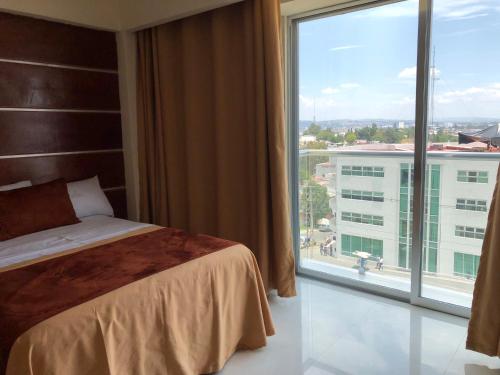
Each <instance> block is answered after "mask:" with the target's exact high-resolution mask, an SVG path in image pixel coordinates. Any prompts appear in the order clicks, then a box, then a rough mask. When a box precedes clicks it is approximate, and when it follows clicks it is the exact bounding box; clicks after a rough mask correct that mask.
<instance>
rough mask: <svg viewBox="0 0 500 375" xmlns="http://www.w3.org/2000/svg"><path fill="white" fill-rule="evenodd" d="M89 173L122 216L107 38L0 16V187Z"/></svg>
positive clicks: (112, 58) (112, 49) (111, 40)
mask: <svg viewBox="0 0 500 375" xmlns="http://www.w3.org/2000/svg"><path fill="white" fill-rule="evenodd" d="M94 175H98V176H99V179H100V181H101V185H102V187H103V189H104V191H105V193H106V195H107V196H108V198H109V200H110V202H111V204H112V206H113V208H114V210H115V213H116V216H118V217H122V218H126V217H127V204H126V191H125V173H124V165H123V150H122V131H121V116H120V100H119V90H118V71H117V54H116V40H115V34H114V33H112V32H107V31H100V30H93V29H87V28H83V27H76V26H70V25H66V24H62V23H57V22H49V21H45V20H40V19H35V18H30V17H24V16H18V15H12V14H7V13H0V185H5V184H10V183H13V182H16V181H19V180H24V179H30V180H32V182H33V183H35V184H36V183H42V182H47V181H50V180H53V179H57V178H64V179H66V180H67V181H74V180H79V179H83V178H88V177H92V176H94Z"/></svg>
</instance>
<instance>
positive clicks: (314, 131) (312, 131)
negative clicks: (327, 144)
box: [304, 122, 321, 136]
mask: <svg viewBox="0 0 500 375" xmlns="http://www.w3.org/2000/svg"><path fill="white" fill-rule="evenodd" d="M320 131H321V126H320V125H318V124H315V123H314V122H313V123H311V125H309V127H308V128H307V129H306V130H304V135H316V136H317V135H318V133H319V132H320Z"/></svg>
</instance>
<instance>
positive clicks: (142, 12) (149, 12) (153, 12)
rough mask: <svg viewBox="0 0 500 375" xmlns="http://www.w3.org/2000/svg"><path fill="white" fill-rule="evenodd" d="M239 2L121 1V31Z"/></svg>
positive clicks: (231, 0) (181, 0)
mask: <svg viewBox="0 0 500 375" xmlns="http://www.w3.org/2000/svg"><path fill="white" fill-rule="evenodd" d="M239 1H241V0H169V1H165V0H142V1H137V0H121V1H120V6H119V13H120V20H121V29H122V30H137V29H140V28H145V27H150V26H155V25H159V24H162V23H165V22H169V21H172V20H175V19H179V18H184V17H188V16H191V15H193V14H197V13H202V12H206V11H208V10H211V9H215V8H218V7H222V6H226V5H229V4H232V3H236V2H239Z"/></svg>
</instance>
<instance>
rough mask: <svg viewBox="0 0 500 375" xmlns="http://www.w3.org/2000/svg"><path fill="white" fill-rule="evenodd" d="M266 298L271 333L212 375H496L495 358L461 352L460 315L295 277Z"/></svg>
mask: <svg viewBox="0 0 500 375" xmlns="http://www.w3.org/2000/svg"><path fill="white" fill-rule="evenodd" d="M297 286H298V288H297V289H298V294H299V296H298V297H296V298H291V299H282V298H278V297H272V298H271V309H272V313H273V319H274V323H275V326H276V330H277V334H276V335H275V336H274V337H270V338H269V342H268V346H267V347H265V348H262V349H259V350H256V351H244V352H238V353H236V354H235V355H234V356H233V357H232V358H231V359H230V360H229V362H228V363H227V364H226V367H225V368H224V369H223V371H221V372H220V373H219V374H220V375H233V374H235V375H236V374H237V375H247V374H248V375H274V374H277V375H278V374H279V375H299V374H306V375H330V374H341V375H344V374H355V375H358V374H359V375H362V374H384V375H390V374H397V375H404V374H411V375H428V374H429V375H433V374H453V375H455V374H466V375H476V374H477V375H492V374H500V359H498V358H490V357H487V356H484V355H481V354H478V353H475V352H471V351H468V350H465V337H466V333H467V320H465V319H462V318H458V317H454V316H451V315H447V314H442V313H438V312H435V311H431V310H427V309H423V308H419V307H415V306H411V305H409V304H406V303H402V302H397V301H393V300H390V299H386V298H382V297H377V296H373V295H370V294H365V293H361V292H357V291H353V290H350V289H345V288H342V287H339V286H334V285H330V284H327V283H323V282H320V281H315V280H310V279H305V278H299V279H298V285H297Z"/></svg>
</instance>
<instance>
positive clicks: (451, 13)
mask: <svg viewBox="0 0 500 375" xmlns="http://www.w3.org/2000/svg"><path fill="white" fill-rule="evenodd" d="M497 6H498V4H497V2H496V1H489V0H477V1H475V2H474V6H471V4H470V2H464V1H450V0H434V9H433V25H432V31H433V35H432V42H431V50H430V53H431V62H430V64H431V68H430V77H429V83H430V84H429V89H430V91H429V106H428V118H429V122H428V139H427V142H428V148H427V150H428V151H427V162H428V165H427V169H429V168H431V169H432V172H431V175H430V176H428V181H427V184H426V200H425V205H426V212H428V213H430V215H432V216H429V214H428V213H426V215H425V217H424V224H425V228H426V231H424V234H425V235H424V247H425V252H426V253H425V254H424V264H423V275H422V280H423V281H422V282H423V285H422V295H423V296H424V297H428V298H432V299H437V300H440V301H444V302H448V303H452V304H456V305H461V306H466V307H469V306H470V304H471V300H472V291H473V287H474V280H475V277H476V275H477V267H478V266H479V258H480V257H479V255H480V253H481V246H482V242H483V238H484V229H485V228H486V221H487V216H488V208H489V204H490V202H491V196H492V193H493V189H494V184H495V179H494V178H488V176H490V177H491V176H496V173H497V168H498V161H499V160H500V153H498V152H497V151H499V149H498V147H497V146H498V143H497V142H498V138H495V137H496V136H497V134H498V132H499V129H500V85H499V82H500V66H499V63H498V61H500V43H498V36H499V35H500V13H499V12H498V10H497ZM497 155H498V157H495V156H497ZM429 177H430V180H429Z"/></svg>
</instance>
